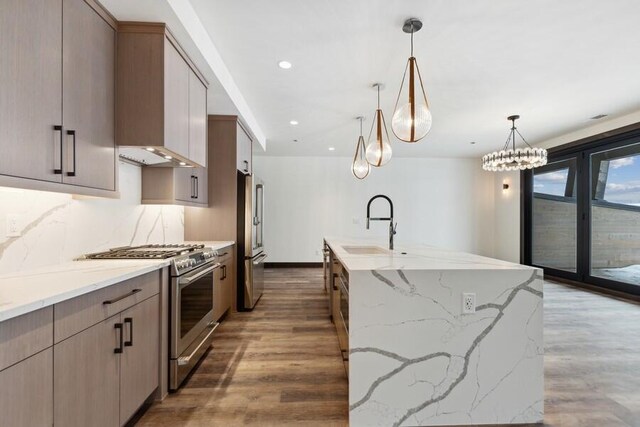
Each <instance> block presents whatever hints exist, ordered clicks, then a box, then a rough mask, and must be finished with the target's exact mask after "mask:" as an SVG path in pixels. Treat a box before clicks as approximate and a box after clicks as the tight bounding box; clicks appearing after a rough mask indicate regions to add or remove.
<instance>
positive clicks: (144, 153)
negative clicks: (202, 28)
mask: <svg viewBox="0 0 640 427" xmlns="http://www.w3.org/2000/svg"><path fill="white" fill-rule="evenodd" d="M151 150H153V151H151ZM118 153H119V155H120V158H122V159H124V160H128V161H130V162H133V163H136V164H138V165H140V166H164V167H170V168H177V167H184V166H190V167H193V166H195V165H194V164H193V163H192V162H191V161H189V160H188V159H185V158H183V157H182V156H177V155H176V154H175V153H172V152H170V151H169V150H166V149H161V148H141V147H119V149H118Z"/></svg>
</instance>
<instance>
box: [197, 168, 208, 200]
mask: <svg viewBox="0 0 640 427" xmlns="http://www.w3.org/2000/svg"><path fill="white" fill-rule="evenodd" d="M195 172H196V173H195V176H196V178H197V179H196V198H195V201H196V203H200V204H201V205H208V203H209V195H208V194H207V193H208V191H209V185H208V183H207V179H209V174H208V171H207V168H196V170H195Z"/></svg>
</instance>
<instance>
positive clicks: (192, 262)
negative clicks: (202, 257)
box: [189, 259, 196, 267]
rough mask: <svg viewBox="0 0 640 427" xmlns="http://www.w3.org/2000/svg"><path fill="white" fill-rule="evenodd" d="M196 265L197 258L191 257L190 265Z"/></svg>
mask: <svg viewBox="0 0 640 427" xmlns="http://www.w3.org/2000/svg"><path fill="white" fill-rule="evenodd" d="M194 265H196V260H195V259H189V266H190V267H191V266H194Z"/></svg>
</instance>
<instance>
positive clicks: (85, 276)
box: [0, 241, 234, 322]
mask: <svg viewBox="0 0 640 427" xmlns="http://www.w3.org/2000/svg"><path fill="white" fill-rule="evenodd" d="M185 243H203V244H205V245H206V246H207V247H211V248H212V249H214V250H218V249H223V248H226V247H228V246H230V245H233V244H234V242H231V241H223V242H185ZM168 265H169V261H168V260H80V261H69V262H65V263H62V264H57V265H53V266H48V267H42V268H37V269H31V270H24V271H17V272H12V273H7V274H0V322H2V321H4V320H8V319H11V318H13V317H17V316H20V315H23V314H27V313H29V312H32V311H35V310H38V309H40V308H43V307H48V306H50V305H53V304H57V303H59V302H62V301H65V300H68V299H71V298H75V297H78V296H81V295H84V294H87V293H89V292H92V291H95V290H98V289H101V288H104V287H107V286H111V285H115V284H117V283H120V282H123V281H125V280H128V279H132V278H134V277H137V276H141V275H143V274H146V273H149V272H152V271H155V270H158V269H161V268H163V267H166V266H168Z"/></svg>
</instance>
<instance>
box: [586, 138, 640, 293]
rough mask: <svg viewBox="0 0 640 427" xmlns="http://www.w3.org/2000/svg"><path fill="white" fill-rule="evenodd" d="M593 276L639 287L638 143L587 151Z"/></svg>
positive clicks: (639, 191)
mask: <svg viewBox="0 0 640 427" xmlns="http://www.w3.org/2000/svg"><path fill="white" fill-rule="evenodd" d="M590 159H591V226H590V232H591V233H590V241H591V248H590V249H591V251H590V252H591V254H590V255H591V257H590V258H591V269H590V272H589V275H590V276H591V277H592V278H599V279H606V280H611V281H616V282H621V283H627V284H631V285H636V286H640V144H631V145H627V146H622V147H617V148H610V149H607V150H603V151H598V152H595V153H591V154H590Z"/></svg>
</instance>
